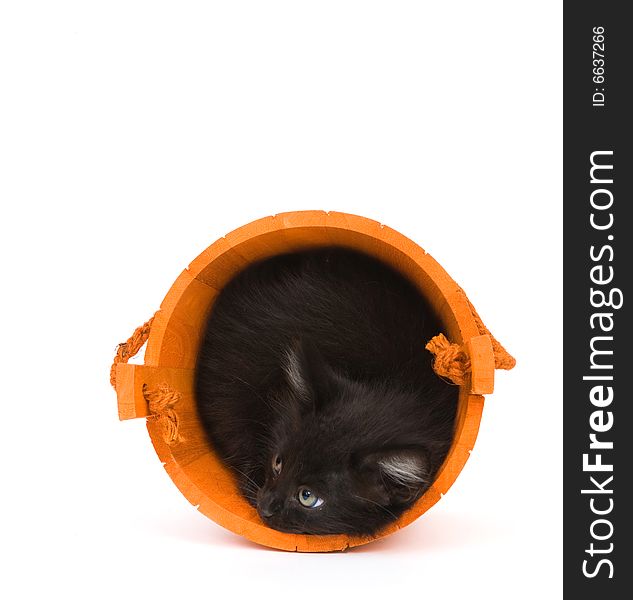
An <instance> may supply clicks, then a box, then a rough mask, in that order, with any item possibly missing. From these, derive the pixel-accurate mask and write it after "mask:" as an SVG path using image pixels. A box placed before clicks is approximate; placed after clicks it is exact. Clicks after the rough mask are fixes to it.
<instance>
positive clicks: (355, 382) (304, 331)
mask: <svg viewBox="0 0 633 600" xmlns="http://www.w3.org/2000/svg"><path fill="white" fill-rule="evenodd" d="M440 330H441V327H440V325H439V323H438V322H437V320H436V319H435V318H434V316H433V315H432V314H431V311H430V309H429V307H428V305H427V304H426V302H425V300H424V299H423V297H422V296H421V295H420V294H419V292H418V291H417V290H416V289H415V288H414V287H413V286H412V285H411V284H410V283H409V282H408V281H406V280H405V279H404V278H403V277H402V276H401V275H399V274H397V273H396V272H395V271H393V270H392V269H391V268H389V267H387V266H385V265H383V264H382V263H380V262H378V261H377V260H375V259H373V258H370V257H368V256H366V255H364V254H359V253H356V252H353V251H350V250H345V249H341V248H327V249H320V250H313V251H306V252H301V253H294V254H287V255H282V256H277V257H274V258H271V259H268V260H266V261H263V262H260V263H257V264H254V265H251V266H249V267H248V268H247V269H245V270H244V271H243V272H242V273H240V274H239V275H237V276H236V277H235V278H234V279H233V280H231V281H230V282H229V283H228V285H227V286H226V287H225V288H224V289H223V290H222V292H221V293H220V294H219V296H218V298H217V300H216V302H215V305H214V307H213V310H212V313H211V316H210V318H209V321H208V324H207V329H206V332H205V335H204V338H203V342H202V345H201V348H200V352H199V356H198V364H197V368H196V397H197V404H198V412H199V416H200V419H201V421H202V423H203V426H204V427H205V429H206V431H207V434H208V436H209V439H210V441H211V443H212V445H213V447H214V448H215V450H216V451H217V453H218V454H219V456H220V457H221V458H222V459H223V460H224V461H225V463H226V464H227V465H228V466H229V467H231V468H232V469H233V471H234V473H235V475H236V478H237V481H238V483H239V487H240V489H241V491H242V493H243V494H244V496H245V497H246V499H247V500H248V501H249V502H250V503H251V504H252V505H253V506H255V507H256V508H257V509H258V512H259V514H260V516H261V518H262V519H263V520H264V522H265V523H266V524H268V525H269V526H270V527H272V528H274V529H279V530H281V531H287V532H297V533H313V534H333V533H348V534H374V533H376V532H377V531H378V530H379V529H381V528H382V527H384V526H385V525H386V524H388V523H389V522H391V521H393V520H395V519H396V518H397V517H398V516H399V515H400V514H401V513H402V512H403V511H404V510H405V509H407V508H408V507H409V506H411V504H413V502H414V501H415V500H416V499H417V498H418V497H419V496H420V495H421V494H422V493H423V492H424V490H425V489H426V488H427V487H428V486H429V485H430V484H431V483H432V481H433V477H434V475H435V474H436V472H437V469H438V467H439V466H440V465H441V463H442V461H443V460H444V458H445V456H446V453H447V451H448V449H449V447H450V443H451V440H452V434H453V423H454V418H455V412H456V406H457V395H458V388H457V387H456V386H451V385H447V384H446V383H445V382H444V381H442V380H441V379H440V378H439V377H437V376H436V375H435V374H434V373H433V371H432V370H431V355H430V354H429V353H428V352H427V351H426V350H425V349H424V344H425V343H426V341H428V340H429V339H430V338H431V337H432V336H434V335H436V334H437V333H439V331H440ZM277 455H278V456H279V459H278V458H276V457H277ZM279 461H280V464H279ZM274 462H275V463H276V467H275V468H276V469H277V471H279V473H278V474H276V473H275V472H274V469H273V463H274ZM279 467H281V468H280V470H279ZM300 488H309V490H310V491H311V495H310V494H309V493H307V492H305V491H304V492H303V494H304V496H307V497H308V500H307V501H308V502H310V501H312V500H313V498H315V497H318V498H320V499H321V500H322V501H323V502H322V503H321V502H319V501H317V503H318V505H317V506H315V507H314V508H306V507H305V506H304V505H302V503H301V502H300V500H299V493H300ZM304 500H305V498H304Z"/></svg>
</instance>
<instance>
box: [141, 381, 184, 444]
mask: <svg viewBox="0 0 633 600" xmlns="http://www.w3.org/2000/svg"><path fill="white" fill-rule="evenodd" d="M143 397H144V398H145V400H147V404H148V406H149V412H150V413H152V414H151V415H150V416H149V417H147V419H148V420H150V419H152V420H155V421H157V422H158V424H159V426H160V427H161V429H162V430H163V431H162V433H163V440H165V442H166V443H167V444H169V445H171V444H175V443H177V442H182V440H183V438H182V436H181V435H180V433H178V415H177V414H176V411H175V410H174V405H175V404H176V402H178V400H180V394H179V393H178V392H176V391H175V390H172V389H171V388H170V387H169V386H168V385H167V384H166V383H162V384H160V385H159V386H158V389H155V390H150V389H149V388H148V386H147V384H143Z"/></svg>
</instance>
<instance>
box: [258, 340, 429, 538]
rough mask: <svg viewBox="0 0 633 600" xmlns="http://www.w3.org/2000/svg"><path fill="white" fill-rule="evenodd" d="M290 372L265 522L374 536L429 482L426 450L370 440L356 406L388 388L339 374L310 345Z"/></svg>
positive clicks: (261, 502) (268, 470) (294, 529)
mask: <svg viewBox="0 0 633 600" xmlns="http://www.w3.org/2000/svg"><path fill="white" fill-rule="evenodd" d="M310 352H311V355H310ZM287 371H288V381H289V384H290V385H289V389H288V390H287V392H286V396H287V397H286V398H285V399H284V400H283V405H284V406H286V407H287V410H286V411H285V412H284V414H283V416H282V417H281V418H280V420H279V422H278V424H277V427H276V428H275V430H274V431H273V432H271V444H270V449H269V450H270V452H269V455H268V456H266V466H265V481H264V484H263V485H262V487H261V489H260V490H259V492H258V494H257V510H258V513H259V515H260V517H261V519H262V521H263V522H264V523H266V525H268V526H269V527H272V528H274V529H278V530H280V531H285V532H289V533H311V534H322V535H326V534H334V533H351V534H354V533H362V534H374V533H376V532H377V531H378V530H379V529H380V528H382V527H384V526H385V525H386V524H388V523H390V522H392V521H394V520H395V519H396V518H397V517H398V516H399V515H400V514H401V513H402V511H403V510H404V509H406V508H407V507H408V506H410V505H411V504H412V503H413V501H415V500H416V499H417V498H418V497H419V496H420V494H421V492H422V491H423V490H424V489H426V487H427V486H428V474H429V470H430V467H429V464H428V459H427V454H426V452H425V451H424V450H423V449H421V448H415V447H401V446H400V447H398V446H395V447H394V446H391V447H389V446H387V445H382V446H381V447H379V448H376V447H375V444H370V445H369V446H367V445H366V442H367V436H366V435H365V434H364V431H365V430H366V423H364V422H363V421H364V418H365V417H366V416H367V415H363V414H362V412H361V413H360V414H358V413H359V411H356V410H354V409H353V407H354V406H357V407H358V406H359V405H363V404H364V402H363V400H365V401H366V404H367V405H368V406H371V405H372V402H373V401H374V400H375V399H374V398H370V397H369V396H371V395H372V394H381V398H380V400H384V401H388V400H389V399H388V398H387V399H385V398H384V390H372V389H371V388H368V387H364V386H361V385H358V384H355V383H353V382H350V381H347V380H345V379H344V378H342V377H338V376H335V375H334V374H333V373H332V372H331V371H329V372H328V370H327V367H326V366H325V365H324V364H322V363H321V361H320V358H319V357H318V355H315V353H314V351H313V350H312V351H308V355H306V349H305V348H303V349H301V352H300V353H299V354H297V353H295V354H294V355H293V356H292V357H291V358H290V359H289V366H288V368H287ZM359 401H360V402H359ZM347 407H350V408H347Z"/></svg>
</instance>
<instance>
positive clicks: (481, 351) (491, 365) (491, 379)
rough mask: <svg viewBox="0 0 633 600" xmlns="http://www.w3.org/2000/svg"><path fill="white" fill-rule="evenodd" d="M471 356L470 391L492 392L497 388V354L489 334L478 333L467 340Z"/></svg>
mask: <svg viewBox="0 0 633 600" xmlns="http://www.w3.org/2000/svg"><path fill="white" fill-rule="evenodd" d="M466 352H467V353H468V356H470V365H471V373H470V391H471V393H473V394H492V392H494V389H495V355H494V351H493V349H492V340H491V339H490V336H489V335H478V336H475V337H472V338H470V339H469V340H466Z"/></svg>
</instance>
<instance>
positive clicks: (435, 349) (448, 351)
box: [425, 294, 516, 385]
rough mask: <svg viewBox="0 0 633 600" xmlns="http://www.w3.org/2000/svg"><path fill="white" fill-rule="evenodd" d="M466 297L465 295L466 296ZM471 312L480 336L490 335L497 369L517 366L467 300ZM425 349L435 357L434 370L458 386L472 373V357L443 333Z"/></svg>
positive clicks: (508, 368)
mask: <svg viewBox="0 0 633 600" xmlns="http://www.w3.org/2000/svg"><path fill="white" fill-rule="evenodd" d="M464 296H465V294H464ZM466 301H467V302H468V306H469V308H470V311H471V313H472V315H473V318H474V319H475V324H476V325H477V329H478V330H479V334H480V335H488V336H489V337H490V341H491V342H492V351H493V353H494V357H495V369H505V370H510V369H512V368H513V367H514V366H515V365H516V360H515V359H514V357H512V356H511V355H510V354H509V353H508V352H507V350H506V349H505V348H504V347H503V346H502V345H501V344H500V343H499V342H498V340H497V339H496V338H495V336H494V335H492V333H490V331H488V328H487V327H486V326H485V325H484V323H483V321H482V320H481V317H480V316H479V314H477V311H476V310H475V307H474V306H473V305H472V304H471V303H470V300H468V298H466ZM425 348H426V349H427V350H428V351H429V352H430V353H431V354H433V356H434V360H433V370H434V371H435V372H436V373H437V374H438V375H439V376H440V377H446V378H447V379H450V380H451V381H452V382H453V383H456V384H457V385H463V384H464V382H465V381H466V376H467V374H468V373H470V370H471V364H470V357H469V356H468V354H467V353H466V351H465V350H464V348H463V347H462V346H460V345H459V344H451V342H449V341H448V340H447V339H446V336H445V335H444V334H443V333H440V334H438V335H436V336H435V337H433V338H431V339H430V340H429V342H428V344H427V345H426V346H425Z"/></svg>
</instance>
